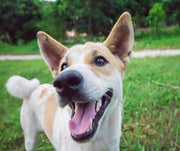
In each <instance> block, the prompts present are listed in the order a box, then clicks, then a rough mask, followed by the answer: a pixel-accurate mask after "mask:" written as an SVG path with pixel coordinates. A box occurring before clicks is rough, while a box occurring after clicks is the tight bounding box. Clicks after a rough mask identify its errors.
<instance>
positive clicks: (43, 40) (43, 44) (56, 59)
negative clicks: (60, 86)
mask: <svg viewBox="0 0 180 151" xmlns="http://www.w3.org/2000/svg"><path fill="white" fill-rule="evenodd" d="M37 39H38V45H39V48H40V52H41V54H42V56H43V59H44V61H45V62H46V64H47V65H48V66H49V68H50V70H51V72H52V75H53V77H56V76H57V74H58V69H59V63H60V60H61V59H62V57H63V56H64V53H65V52H66V51H67V48H66V47H65V46H64V45H62V44H61V43H59V42H57V41H56V40H55V39H53V38H52V37H51V36H49V35H48V34H46V33H45V32H42V31H39V32H38V33H37Z"/></svg>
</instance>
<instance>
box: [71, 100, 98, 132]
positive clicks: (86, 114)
mask: <svg viewBox="0 0 180 151" xmlns="http://www.w3.org/2000/svg"><path fill="white" fill-rule="evenodd" d="M76 107H77V109H76V112H75V115H74V117H73V118H72V119H71V120H70V121H69V130H70V131H71V133H72V134H74V135H82V134H84V133H85V132H86V131H87V130H88V129H89V128H90V126H91V119H94V117H95V102H90V103H87V104H78V105H77V106H76Z"/></svg>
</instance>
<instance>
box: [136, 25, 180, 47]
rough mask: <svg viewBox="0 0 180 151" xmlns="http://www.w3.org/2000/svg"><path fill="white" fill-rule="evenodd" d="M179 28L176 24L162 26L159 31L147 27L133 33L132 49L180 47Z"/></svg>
mask: <svg viewBox="0 0 180 151" xmlns="http://www.w3.org/2000/svg"><path fill="white" fill-rule="evenodd" d="M179 41H180V28H179V27H177V26H174V27H170V28H162V30H161V31H159V32H157V33H156V32H154V31H153V29H148V30H145V31H141V32H138V33H135V44H134V50H136V51H137V50H144V49H160V50H162V49H180V43H179Z"/></svg>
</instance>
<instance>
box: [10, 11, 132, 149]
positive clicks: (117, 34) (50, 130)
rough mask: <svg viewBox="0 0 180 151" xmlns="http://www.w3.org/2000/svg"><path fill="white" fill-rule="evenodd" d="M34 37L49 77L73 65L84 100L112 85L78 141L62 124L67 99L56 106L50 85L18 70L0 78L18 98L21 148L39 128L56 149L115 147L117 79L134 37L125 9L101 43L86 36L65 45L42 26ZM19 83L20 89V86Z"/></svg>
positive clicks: (119, 97)
mask: <svg viewBox="0 0 180 151" xmlns="http://www.w3.org/2000/svg"><path fill="white" fill-rule="evenodd" d="M37 37H38V44H39V47H40V50H41V54H42V56H43V59H44V60H45V62H46V63H47V65H48V66H49V68H50V70H51V72H52V75H53V77H56V76H58V75H60V74H62V73H64V72H66V71H72V70H73V71H78V72H79V73H80V74H81V75H82V77H83V78H84V83H83V87H84V89H83V92H84V94H85V95H86V97H87V98H88V100H94V101H97V102H98V101H99V100H100V99H101V97H102V96H103V95H104V93H106V91H107V90H108V89H109V88H111V89H113V96H112V99H111V102H110V104H109V105H108V107H107V109H106V110H105V112H104V113H103V116H102V117H101V119H100V120H99V122H98V123H99V126H98V128H97V130H96V133H95V135H94V136H92V138H91V139H90V140H88V141H87V142H82V143H78V142H76V141H75V140H73V139H72V137H71V135H70V130H69V128H68V121H69V120H70V119H71V112H72V110H71V108H70V107H69V106H68V105H66V106H65V105H64V106H65V107H64V108H61V107H59V105H60V106H62V104H61V103H62V100H61V98H60V97H59V95H57V93H56V91H55V88H54V87H53V86H52V85H50V84H43V85H39V83H38V81H36V80H34V81H33V82H28V80H26V79H24V78H22V77H19V76H15V77H12V78H10V79H9V80H8V82H7V84H6V87H7V90H8V91H9V92H10V93H11V94H12V95H14V96H16V97H19V98H22V99H23V105H22V108H21V125H22V128H23V131H24V134H25V136H26V137H25V147H26V150H27V151H31V150H34V148H35V144H36V141H37V135H38V133H39V132H41V131H44V132H45V134H46V135H47V137H48V139H49V140H50V141H51V143H52V144H53V145H54V147H55V149H56V150H58V151H93V150H96V151H105V150H108V151H110V150H111V151H118V150H119V141H120V136H121V118H122V116H121V112H122V79H123V76H124V70H125V68H126V66H127V64H128V63H129V58H130V54H131V49H132V45H133V40H134V36H133V27H132V23H131V17H130V15H129V13H124V14H122V15H121V17H120V18H119V19H118V21H117V23H116V24H115V26H114V27H113V29H112V31H111V33H110V34H109V36H108V37H107V39H106V40H105V41H104V42H103V43H95V42H87V43H86V44H84V45H75V46H73V47H71V48H70V49H68V48H67V47H65V46H64V45H62V44H61V43H59V42H57V41H56V40H54V39H53V38H52V37H50V36H49V35H48V34H46V33H44V32H38V34H37ZM97 56H103V57H104V58H105V59H106V60H107V61H108V63H107V64H106V65H103V66H97V65H96V64H95V63H94V58H95V57H97ZM63 63H67V65H68V67H67V68H66V69H65V70H63V71H61V66H62V64H63ZM21 89H24V91H23V92H20V90H21ZM26 92H27V93H26ZM79 101H81V100H79ZM58 103H59V104H58ZM78 103H79V102H76V105H77V106H78Z"/></svg>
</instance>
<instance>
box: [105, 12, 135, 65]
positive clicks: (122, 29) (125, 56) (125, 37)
mask: <svg viewBox="0 0 180 151" xmlns="http://www.w3.org/2000/svg"><path fill="white" fill-rule="evenodd" d="M133 43H134V32H133V26H132V22H131V16H130V14H129V13H127V12H125V13H123V14H122V15H121V16H120V18H119V19H118V21H117V22H116V24H115V25H114V27H113V29H112V30H111V32H110V34H109V36H108V37H107V39H106V40H105V41H104V44H105V45H106V46H107V47H108V48H109V50H110V51H111V52H112V53H113V54H114V55H117V56H118V57H119V58H120V59H121V60H122V62H123V63H124V66H126V65H127V64H128V62H129V58H130V54H131V50H132V46H133Z"/></svg>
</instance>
